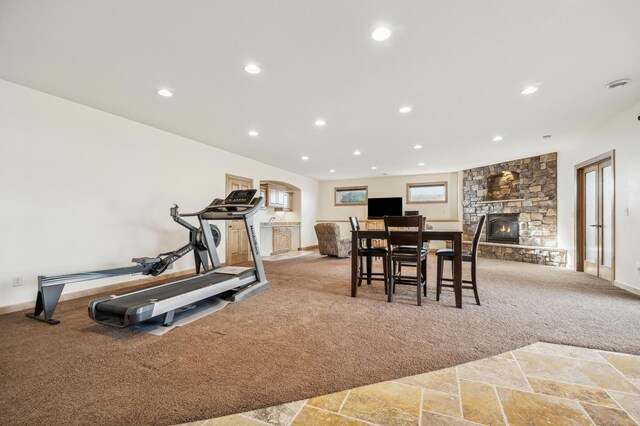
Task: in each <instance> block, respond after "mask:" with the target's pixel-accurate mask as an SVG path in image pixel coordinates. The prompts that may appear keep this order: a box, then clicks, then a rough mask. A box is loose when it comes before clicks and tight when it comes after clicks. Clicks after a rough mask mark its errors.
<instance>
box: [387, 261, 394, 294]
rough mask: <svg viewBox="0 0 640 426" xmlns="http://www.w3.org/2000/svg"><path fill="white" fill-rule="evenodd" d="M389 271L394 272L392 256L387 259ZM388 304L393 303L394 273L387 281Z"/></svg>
mask: <svg viewBox="0 0 640 426" xmlns="http://www.w3.org/2000/svg"><path fill="white" fill-rule="evenodd" d="M387 270H389V271H393V260H391V256H388V257H387ZM385 284H386V285H387V302H393V290H392V288H393V285H394V284H393V273H390V274H389V278H388V279H387V281H386V283H385Z"/></svg>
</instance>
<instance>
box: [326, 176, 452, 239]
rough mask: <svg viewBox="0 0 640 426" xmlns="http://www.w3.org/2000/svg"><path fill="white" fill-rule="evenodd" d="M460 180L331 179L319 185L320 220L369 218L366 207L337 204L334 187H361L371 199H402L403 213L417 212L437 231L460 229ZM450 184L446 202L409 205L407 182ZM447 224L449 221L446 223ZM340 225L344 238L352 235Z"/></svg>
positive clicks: (344, 223)
mask: <svg viewBox="0 0 640 426" xmlns="http://www.w3.org/2000/svg"><path fill="white" fill-rule="evenodd" d="M460 179H461V173H458V172H453V173H438V174H423V175H411V176H380V177H372V178H365V179H349V180H330V181H322V182H320V198H319V201H318V215H317V217H318V219H319V220H325V221H346V220H348V218H349V216H356V217H358V218H359V219H366V218H367V206H336V205H334V204H335V203H334V188H335V187H342V186H361V185H366V186H368V188H369V197H370V198H376V197H402V198H403V209H404V210H418V211H419V212H420V214H421V215H423V216H425V217H426V218H427V220H428V221H429V222H430V223H431V224H432V225H433V226H434V228H436V229H445V228H446V229H452V228H454V229H460V227H461V225H460V222H459V218H460V215H461V213H460V211H459V210H460V202H459V200H460V191H459V190H460ZM422 182H447V186H448V192H449V193H448V201H447V203H427V204H406V193H407V183H422ZM445 221H446V222H445ZM339 223H340V231H341V235H342V236H343V238H344V237H348V236H349V224H348V223H346V222H339Z"/></svg>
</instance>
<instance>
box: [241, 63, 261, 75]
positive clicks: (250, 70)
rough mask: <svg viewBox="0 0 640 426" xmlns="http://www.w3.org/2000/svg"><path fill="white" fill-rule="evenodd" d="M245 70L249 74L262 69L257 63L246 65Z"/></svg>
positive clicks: (256, 72)
mask: <svg viewBox="0 0 640 426" xmlns="http://www.w3.org/2000/svg"><path fill="white" fill-rule="evenodd" d="M244 70H245V71H246V72H248V73H249V74H258V73H259V72H260V71H262V70H261V69H260V67H259V66H257V65H256V64H249V65H247V66H246V67H244Z"/></svg>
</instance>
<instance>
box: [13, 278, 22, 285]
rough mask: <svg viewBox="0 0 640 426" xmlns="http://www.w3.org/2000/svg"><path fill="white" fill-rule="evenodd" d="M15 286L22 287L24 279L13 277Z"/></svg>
mask: <svg viewBox="0 0 640 426" xmlns="http://www.w3.org/2000/svg"><path fill="white" fill-rule="evenodd" d="M12 282H13V286H14V287H21V286H22V277H13V281H12Z"/></svg>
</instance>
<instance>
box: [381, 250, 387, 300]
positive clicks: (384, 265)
mask: <svg viewBox="0 0 640 426" xmlns="http://www.w3.org/2000/svg"><path fill="white" fill-rule="evenodd" d="M388 270H389V266H388V265H387V257H386V256H383V257H382V277H383V278H384V294H387V281H389V273H388Z"/></svg>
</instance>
